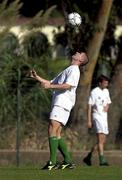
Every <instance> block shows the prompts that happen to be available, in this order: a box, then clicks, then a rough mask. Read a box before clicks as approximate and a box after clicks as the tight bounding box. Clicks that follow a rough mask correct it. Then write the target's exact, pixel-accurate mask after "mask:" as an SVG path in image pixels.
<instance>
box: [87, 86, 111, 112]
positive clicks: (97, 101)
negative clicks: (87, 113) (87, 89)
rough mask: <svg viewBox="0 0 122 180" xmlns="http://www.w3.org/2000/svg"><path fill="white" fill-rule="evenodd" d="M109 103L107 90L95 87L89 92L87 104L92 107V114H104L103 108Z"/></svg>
mask: <svg viewBox="0 0 122 180" xmlns="http://www.w3.org/2000/svg"><path fill="white" fill-rule="evenodd" d="M110 103H111V99H110V95H109V91H108V89H107V88H105V89H101V88H99V87H96V88H94V89H93V90H92V91H91V94H90V97H89V104H91V105H92V107H93V114H99V115H103V114H104V113H105V114H106V112H105V111H104V106H106V105H107V104H110Z"/></svg>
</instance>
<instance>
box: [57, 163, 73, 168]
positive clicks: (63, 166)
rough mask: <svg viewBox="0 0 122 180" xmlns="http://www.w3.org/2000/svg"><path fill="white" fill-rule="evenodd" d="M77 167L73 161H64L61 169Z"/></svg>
mask: <svg viewBox="0 0 122 180" xmlns="http://www.w3.org/2000/svg"><path fill="white" fill-rule="evenodd" d="M74 168H75V164H73V163H66V162H63V163H62V164H61V165H60V167H59V169H74Z"/></svg>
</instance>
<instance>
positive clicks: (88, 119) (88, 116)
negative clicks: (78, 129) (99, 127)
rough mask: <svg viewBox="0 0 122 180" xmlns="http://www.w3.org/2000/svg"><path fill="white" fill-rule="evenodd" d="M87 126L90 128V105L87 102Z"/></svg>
mask: <svg viewBox="0 0 122 180" xmlns="http://www.w3.org/2000/svg"><path fill="white" fill-rule="evenodd" d="M87 127H88V128H92V105H91V104H88V110H87Z"/></svg>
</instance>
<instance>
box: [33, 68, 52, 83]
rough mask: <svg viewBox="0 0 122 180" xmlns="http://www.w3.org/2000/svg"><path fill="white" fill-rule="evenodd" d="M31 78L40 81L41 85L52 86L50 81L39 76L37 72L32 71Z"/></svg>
mask: <svg viewBox="0 0 122 180" xmlns="http://www.w3.org/2000/svg"><path fill="white" fill-rule="evenodd" d="M30 77H31V78H33V79H35V80H37V81H39V82H40V83H46V84H50V81H48V80H46V79H44V78H42V77H41V76H39V75H37V73H36V71H35V70H31V71H30Z"/></svg>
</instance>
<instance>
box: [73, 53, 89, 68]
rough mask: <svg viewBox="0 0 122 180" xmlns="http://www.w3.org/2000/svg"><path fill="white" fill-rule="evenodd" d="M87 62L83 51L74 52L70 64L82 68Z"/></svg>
mask: <svg viewBox="0 0 122 180" xmlns="http://www.w3.org/2000/svg"><path fill="white" fill-rule="evenodd" d="M88 62H89V59H88V56H87V55H86V53H85V52H83V51H76V52H75V53H74V54H73V55H72V64H73V65H78V66H84V65H86V64H87V63H88Z"/></svg>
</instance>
